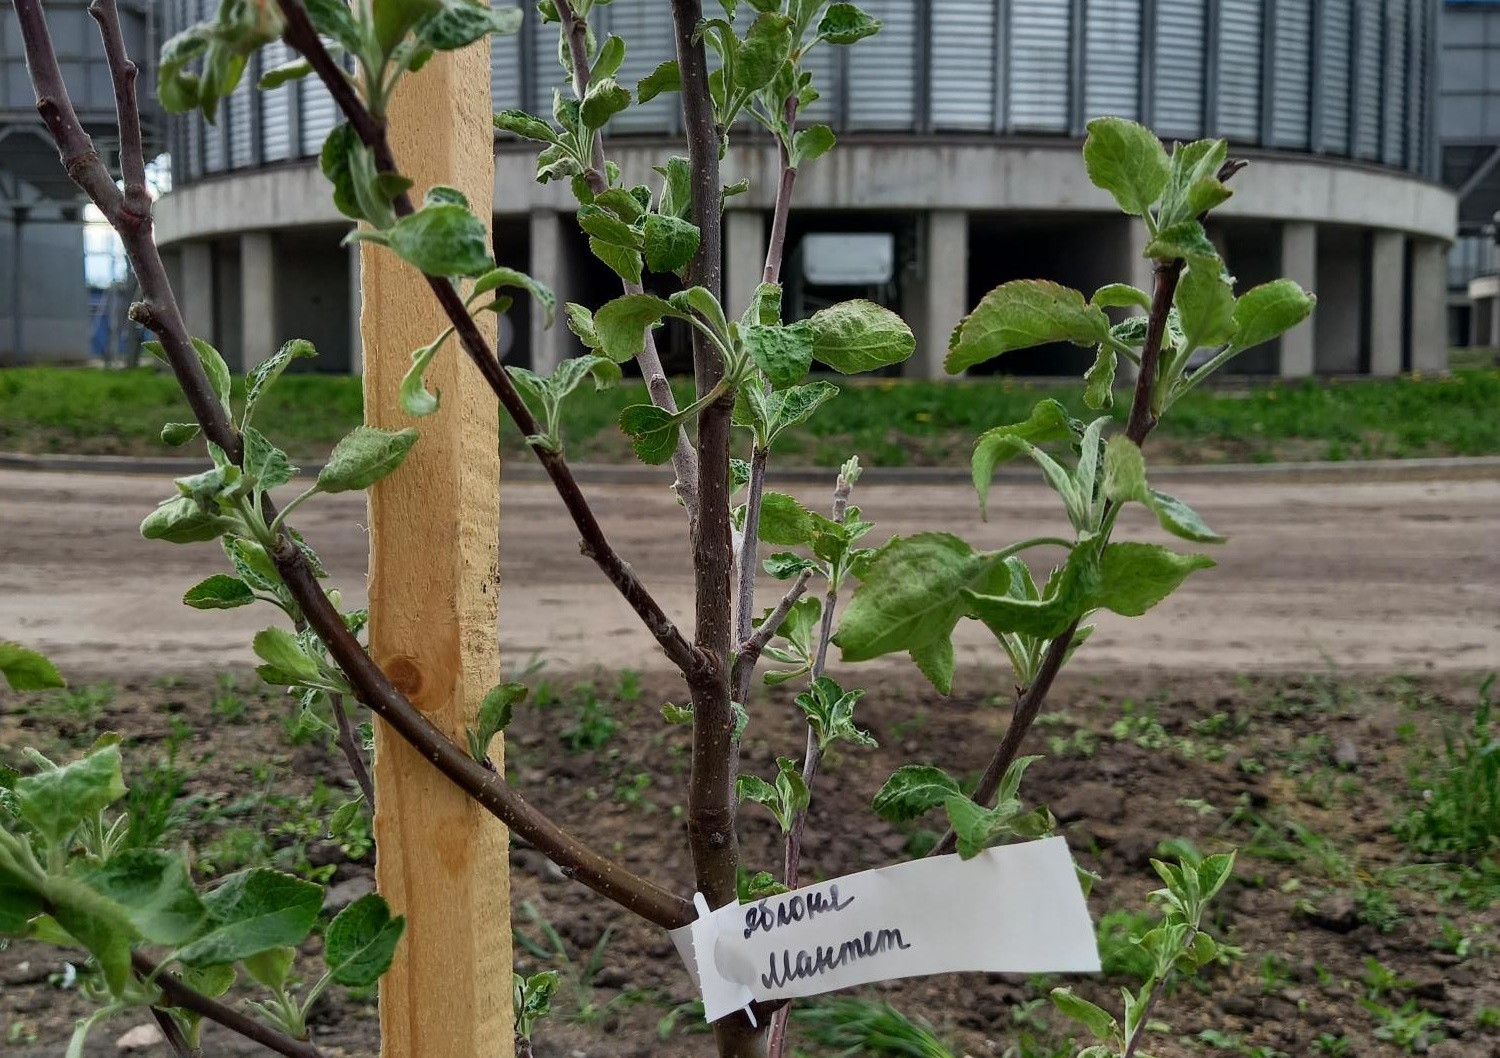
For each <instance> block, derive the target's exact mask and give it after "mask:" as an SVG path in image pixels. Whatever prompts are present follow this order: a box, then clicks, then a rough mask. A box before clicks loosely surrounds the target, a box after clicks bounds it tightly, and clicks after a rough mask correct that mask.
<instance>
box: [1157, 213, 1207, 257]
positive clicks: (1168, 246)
mask: <svg viewBox="0 0 1500 1058" xmlns="http://www.w3.org/2000/svg"><path fill="white" fill-rule="evenodd" d="M1218 254H1219V251H1218V249H1217V248H1216V247H1215V246H1214V244H1213V243H1212V242H1210V241H1209V238H1208V232H1206V231H1204V230H1203V225H1202V224H1200V223H1198V221H1197V220H1195V219H1188V220H1180V221H1178V222H1177V223H1176V224H1173V225H1170V226H1168V227H1163V228H1158V229H1157V232H1156V237H1155V238H1153V239H1152V240H1151V241H1150V242H1149V243H1147V244H1146V250H1145V254H1144V256H1146V257H1149V258H1151V259H1153V260H1156V261H1172V260H1177V259H1179V258H1181V259H1184V260H1192V259H1194V258H1199V257H1217V256H1218Z"/></svg>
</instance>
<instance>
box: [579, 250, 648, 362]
mask: <svg viewBox="0 0 1500 1058" xmlns="http://www.w3.org/2000/svg"><path fill="white" fill-rule="evenodd" d="M589 252H590V253H592V254H593V255H594V256H595V257H597V258H599V260H601V261H603V262H604V263H605V264H606V265H608V266H609V270H610V271H611V272H613V273H614V274H615V275H617V276H619V277H620V278H621V279H623V280H625V281H626V282H627V283H637V284H639V283H640V281H641V269H642V267H644V265H645V261H644V259H643V258H642V256H641V252H640V251H639V250H632V249H631V248H630V247H628V246H616V245H615V244H614V243H611V242H606V241H605V240H604V239H599V238H592V237H591V238H590V239H589ZM648 296H649V295H648ZM643 347H644V343H643Z"/></svg>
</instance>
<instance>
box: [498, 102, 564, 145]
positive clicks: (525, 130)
mask: <svg viewBox="0 0 1500 1058" xmlns="http://www.w3.org/2000/svg"><path fill="white" fill-rule="evenodd" d="M494 123H495V128H496V129H498V130H499V131H501V132H509V133H510V134H512V135H514V136H520V137H521V138H522V139H525V140H536V141H537V142H538V143H558V142H560V140H559V137H558V135H557V130H556V129H554V128H553V127H552V126H551V125H550V124H548V123H547V122H546V121H544V120H542V119H541V118H539V117H537V116H536V115H534V114H528V113H527V112H526V111H524V110H502V111H499V112H498V113H497V114H496V115H495V117H494Z"/></svg>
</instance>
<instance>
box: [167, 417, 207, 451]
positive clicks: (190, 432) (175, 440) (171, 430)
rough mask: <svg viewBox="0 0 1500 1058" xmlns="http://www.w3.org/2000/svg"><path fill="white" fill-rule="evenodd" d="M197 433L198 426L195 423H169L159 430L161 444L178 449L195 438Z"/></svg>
mask: <svg viewBox="0 0 1500 1058" xmlns="http://www.w3.org/2000/svg"><path fill="white" fill-rule="evenodd" d="M198 433H199V426H198V424H197V423H195V422H169V423H167V424H166V425H165V426H163V427H162V428H161V442H162V444H168V445H171V446H172V447H173V448H178V447H181V446H182V445H185V444H187V443H188V442H189V441H191V440H192V439H193V438H195V437H197V436H198Z"/></svg>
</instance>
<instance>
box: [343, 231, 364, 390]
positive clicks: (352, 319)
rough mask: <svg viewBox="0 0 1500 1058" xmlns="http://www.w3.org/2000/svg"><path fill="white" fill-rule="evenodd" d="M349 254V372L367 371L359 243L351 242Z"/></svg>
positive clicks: (359, 373) (362, 372) (356, 373)
mask: <svg viewBox="0 0 1500 1058" xmlns="http://www.w3.org/2000/svg"><path fill="white" fill-rule="evenodd" d="M346 252H347V253H348V254H349V374H351V375H363V374H364V373H365V342H364V337H363V334H362V332H361V330H360V320H359V315H360V312H361V311H362V310H363V305H364V300H363V298H361V296H360V285H359V284H360V278H361V275H362V272H361V270H360V267H359V259H360V255H359V243H357V242H356V243H352V244H350V246H349V248H348V250H347V251H346Z"/></svg>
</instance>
